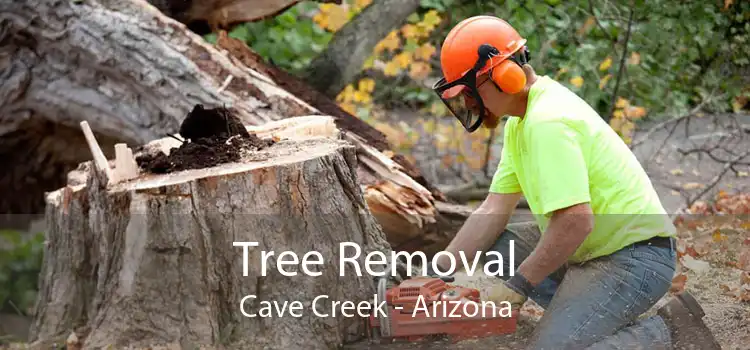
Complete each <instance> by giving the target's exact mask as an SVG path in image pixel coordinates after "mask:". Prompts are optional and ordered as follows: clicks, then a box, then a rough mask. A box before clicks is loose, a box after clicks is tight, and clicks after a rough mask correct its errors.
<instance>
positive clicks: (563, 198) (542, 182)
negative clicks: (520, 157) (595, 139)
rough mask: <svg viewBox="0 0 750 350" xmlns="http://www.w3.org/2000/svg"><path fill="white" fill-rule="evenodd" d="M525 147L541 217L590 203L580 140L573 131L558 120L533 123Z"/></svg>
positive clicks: (587, 179) (586, 173)
mask: <svg viewBox="0 0 750 350" xmlns="http://www.w3.org/2000/svg"><path fill="white" fill-rule="evenodd" d="M529 144H530V147H531V149H532V150H533V151H532V152H529V154H528V156H529V157H531V159H530V160H531V162H530V163H531V164H532V166H531V168H532V169H530V171H531V172H532V173H533V178H534V180H535V181H536V182H537V184H538V186H540V188H539V192H538V193H539V197H538V202H539V205H540V209H541V211H542V214H544V215H547V216H549V215H550V214H551V213H552V212H554V211H556V210H559V209H563V208H567V207H571V206H573V205H576V204H581V203H587V202H590V201H591V195H590V192H589V177H588V166H587V164H586V159H585V156H584V152H583V147H582V140H581V136H580V134H579V133H578V132H577V131H576V130H575V129H574V128H572V127H570V126H569V125H567V124H565V123H564V122H561V121H546V122H542V123H539V124H536V125H534V126H533V127H531V128H529Z"/></svg>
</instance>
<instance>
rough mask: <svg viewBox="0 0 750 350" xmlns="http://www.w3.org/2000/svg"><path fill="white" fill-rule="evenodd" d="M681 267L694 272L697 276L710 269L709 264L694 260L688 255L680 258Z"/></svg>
mask: <svg viewBox="0 0 750 350" xmlns="http://www.w3.org/2000/svg"><path fill="white" fill-rule="evenodd" d="M682 265H683V266H685V267H687V268H688V269H691V270H693V271H695V272H696V273H698V274H703V273H706V272H708V271H709V270H710V269H711V264H709V263H708V262H705V261H703V260H696V259H695V258H693V257H692V256H690V255H685V256H683V257H682Z"/></svg>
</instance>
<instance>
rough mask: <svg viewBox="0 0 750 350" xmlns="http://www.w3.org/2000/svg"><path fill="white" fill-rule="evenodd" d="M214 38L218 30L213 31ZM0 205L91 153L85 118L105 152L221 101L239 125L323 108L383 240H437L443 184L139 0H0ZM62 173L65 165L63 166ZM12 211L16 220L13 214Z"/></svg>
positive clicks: (30, 194) (303, 91) (27, 204)
mask: <svg viewBox="0 0 750 350" xmlns="http://www.w3.org/2000/svg"><path fill="white" fill-rule="evenodd" d="M222 38H223V39H222ZM0 42H3V43H4V45H3V46H2V55H3V56H2V57H3V58H2V59H0V69H1V70H2V72H3V79H4V84H2V85H1V86H0V155H2V158H3V159H5V160H7V161H9V162H12V163H11V164H14V165H13V166H12V167H7V168H4V169H3V170H4V172H2V173H0V192H2V193H4V194H7V195H6V196H3V197H2V198H0V213H5V214H11V216H12V218H14V219H17V218H18V217H19V216H23V214H30V215H43V213H44V205H45V204H44V193H45V192H47V191H52V190H55V189H57V188H60V187H61V186H65V185H66V183H68V179H67V178H66V174H68V173H69V172H70V171H72V170H74V169H75V168H76V166H78V164H79V163H81V162H85V161H87V160H89V159H91V155H90V152H89V151H88V148H87V146H86V142H85V140H84V138H83V136H82V135H81V133H80V131H79V130H78V124H79V123H80V122H81V121H88V123H89V124H90V125H91V128H92V129H93V131H94V132H95V134H96V137H97V139H98V140H99V143H100V144H102V148H103V149H104V152H105V155H106V156H107V157H109V158H112V157H113V152H112V151H113V149H114V147H113V146H114V144H115V143H118V142H124V143H127V144H128V145H129V146H131V147H132V148H136V147H137V146H139V145H142V144H144V143H147V142H149V141H151V140H154V139H158V138H161V137H163V136H164V135H167V134H169V133H174V132H176V131H177V129H178V128H179V124H180V123H181V121H182V119H183V118H184V116H185V115H186V114H187V113H188V112H189V111H190V110H191V109H192V108H193V106H195V105H196V104H202V105H204V106H206V107H207V108H211V107H219V106H227V107H231V108H232V109H234V110H235V111H236V112H237V115H238V117H240V119H242V121H243V123H245V124H246V125H256V126H257V125H263V124H266V123H269V122H273V121H278V120H282V119H285V118H290V117H295V116H309V115H331V116H332V117H334V120H335V124H336V127H337V128H338V129H339V130H341V137H342V138H344V139H346V140H348V141H350V142H352V143H354V144H355V145H356V146H357V149H358V154H357V157H358V160H359V161H358V167H357V172H358V181H359V184H360V185H361V186H362V187H363V190H364V191H365V198H366V200H367V204H368V207H369V208H371V210H372V211H373V215H374V216H375V217H376V219H377V220H378V222H379V223H381V225H382V226H383V227H384V229H385V231H386V235H387V237H389V239H392V241H393V242H394V243H395V244H394V249H399V244H398V242H404V241H407V240H408V241H410V242H420V241H421V242H423V243H424V244H425V245H428V244H429V245H434V244H437V245H442V246H445V245H447V243H448V241H449V240H450V237H452V235H454V234H455V231H451V229H445V228H443V227H441V225H440V224H439V223H440V222H441V219H440V215H441V214H440V213H439V212H438V211H437V209H436V202H437V201H440V200H444V197H442V194H441V193H440V192H439V191H438V190H436V189H435V188H434V187H432V186H431V185H430V184H429V183H428V182H427V181H426V180H425V179H424V177H422V176H421V174H420V172H419V170H418V169H417V168H416V167H415V166H414V165H413V164H410V163H409V162H408V161H406V160H405V158H404V157H400V156H399V155H393V156H387V155H386V154H388V153H390V154H392V153H393V152H391V151H390V145H389V144H388V142H387V141H386V138H385V136H384V135H383V134H382V133H381V132H379V131H378V130H376V129H374V128H372V127H371V126H369V125H368V124H367V123H365V122H364V121H362V120H360V119H358V118H356V117H354V116H352V115H350V114H348V113H346V112H345V111H343V110H342V109H341V108H339V107H338V106H337V105H336V103H335V102H334V101H333V100H331V99H330V98H327V97H325V96H324V95H323V94H321V93H318V92H316V91H315V90H314V89H312V88H310V86H309V85H307V84H305V83H303V82H302V81H300V80H299V79H296V78H294V77H292V76H290V75H289V74H286V73H285V72H283V71H281V70H278V69H276V68H274V67H272V66H268V65H266V64H264V63H263V62H262V60H259V59H254V58H253V57H256V58H257V55H255V54H254V53H253V52H252V51H251V50H249V49H248V48H247V46H246V45H245V44H244V43H241V42H239V41H236V40H235V41H232V40H231V39H230V38H228V37H226V33H223V35H222V36H220V40H219V45H218V47H216V46H213V45H210V44H208V43H206V42H205V41H203V40H202V38H200V37H199V36H197V35H195V34H194V33H192V32H190V31H189V30H187V28H186V27H185V26H184V25H182V24H180V23H179V22H177V21H175V20H173V19H171V18H168V17H166V16H164V15H163V14H162V13H160V12H159V11H156V10H155V8H154V7H153V6H150V5H148V4H147V3H146V2H145V1H143V0H128V1H114V0H99V1H96V0H85V1H82V2H76V1H59V0H32V1H15V2H7V1H6V2H0ZM71 176H73V175H71ZM22 221H23V220H22Z"/></svg>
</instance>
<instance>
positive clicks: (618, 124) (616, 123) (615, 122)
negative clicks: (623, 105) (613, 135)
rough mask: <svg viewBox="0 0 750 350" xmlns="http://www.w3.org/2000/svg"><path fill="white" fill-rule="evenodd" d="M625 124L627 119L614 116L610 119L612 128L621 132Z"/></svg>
mask: <svg viewBox="0 0 750 350" xmlns="http://www.w3.org/2000/svg"><path fill="white" fill-rule="evenodd" d="M623 124H625V120H624V119H622V118H612V119H610V120H609V126H610V127H612V130H614V131H617V132H620V129H622V125H623Z"/></svg>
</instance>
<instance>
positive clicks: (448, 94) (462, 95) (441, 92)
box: [432, 44, 529, 133]
mask: <svg viewBox="0 0 750 350" xmlns="http://www.w3.org/2000/svg"><path fill="white" fill-rule="evenodd" d="M477 53H478V56H479V58H478V59H477V62H476V63H475V64H474V67H472V68H471V69H469V70H468V71H466V72H465V73H464V74H463V75H462V76H461V77H460V78H458V79H456V80H454V81H452V82H450V83H447V82H446V79H445V77H442V78H440V80H438V81H437V82H436V83H435V84H434V85H433V86H432V90H433V91H434V92H435V93H436V94H437V95H438V97H439V98H440V100H441V101H443V104H445V106H446V107H447V108H448V110H449V111H450V112H451V114H453V116H454V117H455V118H456V119H458V121H459V122H460V123H461V125H462V126H463V127H464V129H466V131H468V132H469V133H472V132H474V131H476V130H477V129H478V128H479V127H480V126H481V125H482V121H483V120H484V117H485V113H486V108H485V106H484V101H482V97H481V96H480V95H479V90H478V86H477V77H478V76H479V75H481V74H483V73H485V71H483V69H482V68H484V66H485V64H486V63H487V61H489V60H492V58H493V57H495V56H498V55H499V54H500V52H499V51H498V50H497V49H496V48H495V47H493V46H491V45H488V44H482V45H481V46H479V48H478V49H477ZM519 53H520V55H518V54H519ZM516 56H520V57H518V58H517V57H516ZM508 59H509V60H511V61H513V62H515V63H516V64H518V65H519V66H521V67H523V65H524V64H525V63H526V62H528V60H529V54H528V48H527V47H526V46H524V47H523V48H522V49H521V50H519V51H518V52H516V53H514V54H512V55H511V56H510V57H508ZM500 62H502V60H499V61H498V62H497V63H496V64H499V63H500ZM496 64H490V67H489V68H488V69H487V71H488V72H490V74H492V69H493V68H494V66H495V65H496ZM488 80H490V81H491V80H492V79H488ZM484 83H485V82H483V84H484ZM492 83H493V85H495V87H496V88H497V89H498V90H499V91H502V89H501V88H500V87H499V86H497V84H495V82H494V81H493V82H492ZM467 97H468V98H470V99H471V101H472V102H473V103H472V104H471V107H469V106H468V104H467V103H466V101H465V99H466V98H467ZM460 108H465V110H466V111H465V113H466V115H465V116H462V115H461V111H460V110H459V109H460ZM477 110H478V111H477ZM473 113H476V114H477V116H476V121H473V123H472V119H473Z"/></svg>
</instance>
